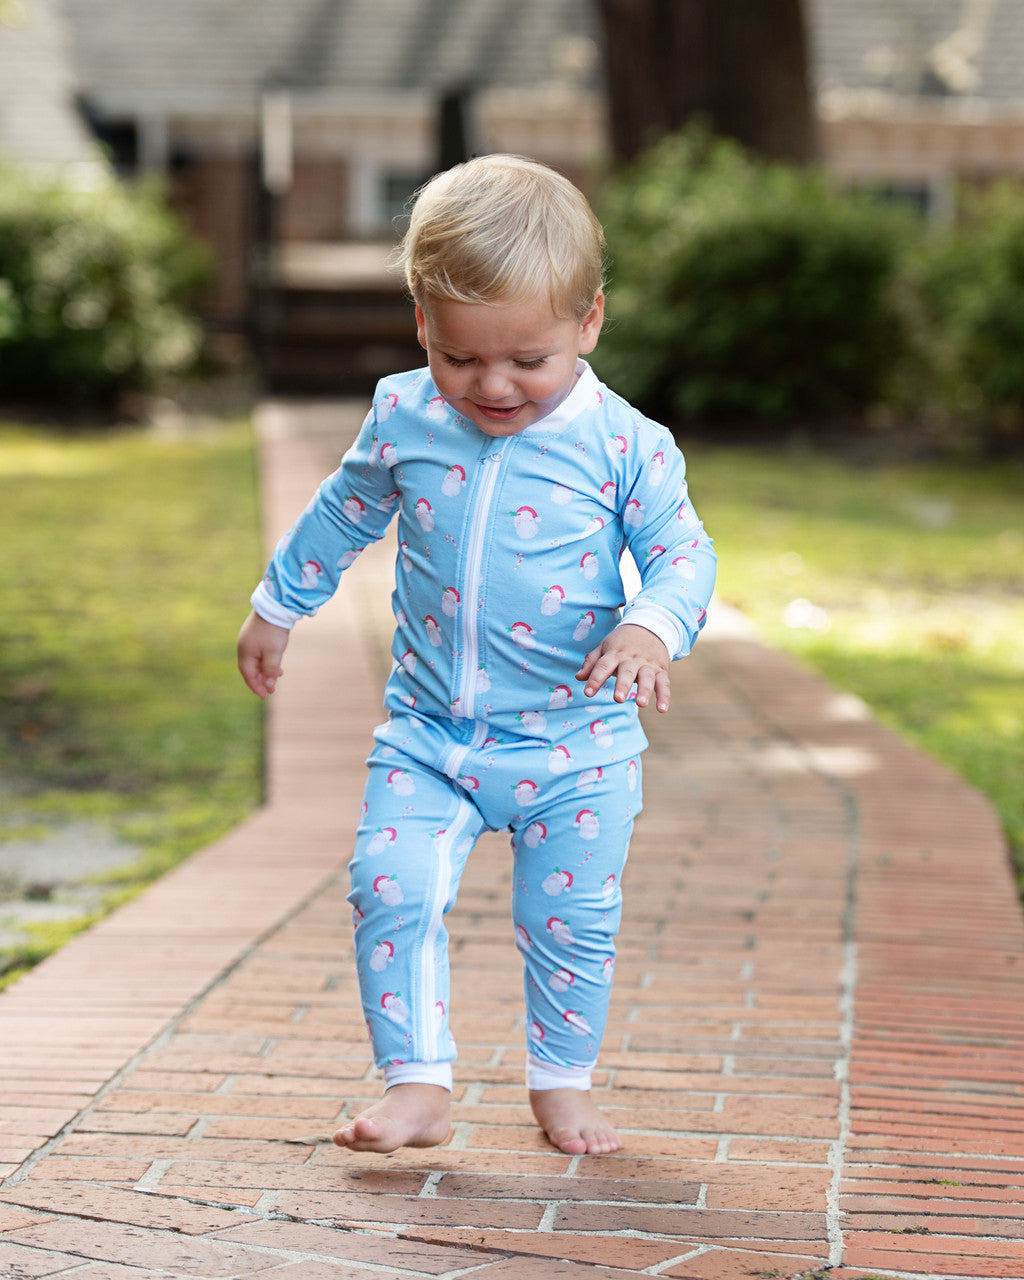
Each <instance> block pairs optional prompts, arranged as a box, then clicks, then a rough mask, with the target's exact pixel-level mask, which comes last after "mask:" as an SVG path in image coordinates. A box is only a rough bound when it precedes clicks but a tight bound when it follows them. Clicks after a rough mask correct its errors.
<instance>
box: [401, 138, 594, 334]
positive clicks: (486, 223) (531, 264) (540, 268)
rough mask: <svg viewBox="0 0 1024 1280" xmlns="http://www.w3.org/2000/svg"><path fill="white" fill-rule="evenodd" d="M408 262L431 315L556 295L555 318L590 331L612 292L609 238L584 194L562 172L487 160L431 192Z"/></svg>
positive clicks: (430, 187) (460, 168) (408, 242)
mask: <svg viewBox="0 0 1024 1280" xmlns="http://www.w3.org/2000/svg"><path fill="white" fill-rule="evenodd" d="M399 262H400V264H401V266H402V267H403V269H404V271H405V278H406V282H407V284H408V286H409V290H410V292H411V293H412V296H413V298H414V299H415V300H416V302H418V303H419V304H420V305H421V306H422V305H423V304H424V302H427V301H429V300H430V299H431V298H444V299H449V300H452V301H455V302H483V303H498V302H517V301H520V300H521V299H524V298H527V297H535V296H536V295H538V294H541V293H545V292H547V293H548V294H549V295H550V298H551V309H552V310H553V311H554V313H555V315H557V316H559V317H560V318H562V319H572V320H576V321H579V322H580V323H582V321H583V320H584V318H585V317H586V316H587V314H588V313H589V311H590V310H591V308H592V307H593V305H594V299H595V298H596V297H597V295H598V294H599V293H600V292H601V291H602V289H603V286H604V233H603V232H602V230H601V224H600V223H599V222H598V220H597V218H596V217H595V216H594V213H593V211H592V210H591V208H590V205H589V204H588V203H587V200H586V197H585V196H584V195H583V193H582V192H581V191H580V190H579V189H578V188H577V187H575V186H574V185H573V184H572V183H571V182H570V181H569V179H568V178H566V177H564V176H563V175H562V174H560V173H558V172H557V171H556V170H554V169H551V168H549V167H548V166H547V165H543V164H539V163H538V162H537V161H535V160H527V159H524V158H523V157H521V156H506V155H489V156H480V157H478V158H477V159H474V160H469V161H467V162H466V163H465V164H460V165H456V166H455V168H453V169H448V170H446V171H445V172H444V173H440V174H438V175H437V176H436V177H435V178H432V179H431V180H430V181H429V182H428V183H427V184H426V186H424V187H422V188H421V190H420V191H419V193H418V195H417V197H416V202H415V204H414V206H413V210H412V217H411V220H410V223H409V229H408V231H407V232H406V234H405V238H404V240H403V241H402V247H401V250H400V254H399Z"/></svg>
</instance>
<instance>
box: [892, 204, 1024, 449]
mask: <svg viewBox="0 0 1024 1280" xmlns="http://www.w3.org/2000/svg"><path fill="white" fill-rule="evenodd" d="M916 274H917V282H916V283H917V292H918V294H919V297H920V300H921V311H922V316H923V318H924V325H925V331H926V333H927V335H928V341H929V348H930V354H931V364H932V367H933V369H934V370H935V373H936V381H937V385H938V387H939V389H940V393H941V399H942V404H943V408H944V409H945V411H946V413H947V414H949V415H950V416H951V417H952V419H953V420H954V421H955V422H957V423H958V424H959V426H960V429H961V431H962V432H965V433H969V434H970V435H971V436H973V437H974V439H975V440H976V441H979V442H982V443H993V442H996V441H1002V442H1011V441H1015V442H1017V443H1020V442H1021V441H1022V440H1024V188H1022V187H1021V185H1020V184H1019V183H1009V182H1007V183H1002V184H999V185H997V186H995V187H993V188H991V189H990V190H989V191H987V192H984V193H975V194H974V195H968V196H966V197H965V199H964V201H963V216H962V219H961V221H960V223H959V224H958V225H957V227H955V228H954V229H953V230H952V231H951V232H950V233H949V234H948V235H945V236H943V237H942V238H941V239H939V240H937V241H934V242H932V243H931V244H929V245H926V246H924V247H923V249H922V252H921V253H920V255H919V257H918V260H917V264H916Z"/></svg>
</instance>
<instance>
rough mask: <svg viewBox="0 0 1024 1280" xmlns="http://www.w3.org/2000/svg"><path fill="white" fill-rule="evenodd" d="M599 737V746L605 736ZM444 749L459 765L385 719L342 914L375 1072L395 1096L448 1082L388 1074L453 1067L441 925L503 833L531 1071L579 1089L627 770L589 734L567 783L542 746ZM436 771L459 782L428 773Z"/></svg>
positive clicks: (478, 738) (460, 738) (605, 981)
mask: <svg viewBox="0 0 1024 1280" xmlns="http://www.w3.org/2000/svg"><path fill="white" fill-rule="evenodd" d="M624 719H625V717H624ZM602 726H603V728H602V732H601V733H600V735H598V736H599V737H600V739H601V740H602V741H605V742H607V741H608V739H609V738H611V737H612V736H613V733H614V731H613V729H611V728H610V727H609V726H608V723H607V721H605V720H602ZM455 736H456V742H457V746H458V748H459V750H458V751H457V753H456V752H453V750H452V748H453V743H452V741H451V735H450V733H449V732H447V731H445V732H440V733H439V730H438V727H437V726H436V725H433V724H431V723H430V722H429V721H425V720H422V719H420V718H418V717H415V716H400V717H395V718H393V719H392V720H391V721H390V722H389V723H388V724H386V725H384V726H382V727H381V728H380V729H379V730H378V731H377V734H376V737H377V744H376V747H375V749H374V751H373V754H372V755H371V757H370V761H369V766H370V774H369V778H368V780H367V784H366V792H365V798H364V804H363V811H362V819H361V822H360V826H359V832H358V835H357V839H356V851H355V856H354V858H353V860H352V863H351V866H350V871H351V875H352V886H353V887H352V893H351V894H350V896H349V901H350V902H351V903H352V905H353V912H354V919H355V938H356V963H357V966H358V971H359V981H360V989H361V991H362V997H363V1009H364V1013H365V1015H366V1020H367V1027H368V1029H369V1032H370V1038H371V1040H372V1043H373V1048H374V1058H375V1060H376V1062H377V1065H378V1066H379V1067H382V1068H384V1069H385V1074H386V1076H387V1077H388V1078H389V1079H390V1080H392V1081H393V1080H396V1079H410V1078H415V1079H417V1080H427V1081H429V1082H436V1083H447V1080H448V1079H449V1078H450V1076H449V1072H450V1068H448V1067H447V1065H444V1066H443V1067H441V1068H440V1069H438V1070H434V1071H429V1070H428V1071H427V1072H425V1073H424V1072H416V1073H415V1075H414V1076H410V1075H408V1074H407V1073H403V1072H402V1071H401V1070H398V1071H395V1070H393V1068H396V1067H403V1066H405V1065H406V1064H410V1063H416V1064H435V1063H436V1064H447V1063H449V1062H450V1061H451V1060H452V1059H454V1057H455V1045H454V1041H453V1040H452V1037H451V1035H450V1032H449V1022H448V955H447V941H448V936H447V931H446V929H445V924H444V917H445V915H446V914H447V912H448V911H449V910H450V908H451V907H452V906H453V905H454V903H455V899H456V895H457V893H458V886H459V879H460V877H461V874H462V870H463V868H464V866H465V863H466V858H467V857H468V855H469V853H470V851H471V849H472V848H473V845H474V843H475V842H476V840H477V838H478V837H479V836H480V834H481V833H482V832H483V831H485V830H494V831H498V830H505V829H509V830H511V833H512V841H511V843H512V852H513V857H514V864H513V891H512V926H513V927H514V930H515V942H516V945H517V946H518V948H519V950H520V952H521V953H522V957H523V964H524V982H525V991H526V1013H527V1035H528V1040H529V1046H530V1056H531V1058H532V1059H534V1062H535V1066H534V1070H535V1071H536V1069H537V1067H538V1066H539V1064H553V1065H554V1066H555V1068H556V1070H557V1068H568V1069H570V1071H571V1073H572V1078H573V1079H574V1080H579V1081H581V1082H583V1083H585V1082H586V1081H585V1080H584V1078H585V1077H586V1078H587V1079H588V1078H589V1068H590V1067H591V1066H592V1065H593V1063H594V1061H595V1059H596V1057H597V1050H598V1046H599V1045H600V1042H601V1036H602V1033H603V1031H604V1024H605V1019H606V1016H607V1007H608V997H609V994H610V989H611V988H610V984H611V979H612V972H613V969H614V964H615V945H614V936H615V934H616V933H617V931H618V927H619V920H620V916H621V910H622V893H621V888H620V885H621V880H622V872H623V868H624V866H625V862H626V855H627V852H628V847H629V837H630V834H631V832H632V828H633V819H634V818H635V816H636V814H637V813H638V812H639V810H640V807H641V791H640V766H639V760H638V759H637V758H635V757H630V758H629V759H628V760H624V761H618V762H616V763H615V764H612V765H608V766H602V765H600V764H598V763H596V759H597V758H603V755H604V753H603V752H602V751H601V750H600V748H595V744H594V735H593V734H592V733H591V732H590V730H589V728H588V729H587V730H585V731H584V732H583V733H581V734H577V735H576V736H575V737H572V738H570V739H569V740H568V742H567V743H566V745H567V746H568V748H569V750H570V752H571V753H572V754H573V755H574V756H575V758H576V759H577V761H578V763H579V764H580V765H583V767H582V768H578V769H574V770H573V771H572V772H568V771H566V770H565V769H564V768H563V766H562V764H561V760H562V758H563V757H561V756H560V755H558V756H552V754H551V752H550V750H549V748H548V747H547V746H546V745H545V744H544V743H543V742H538V741H536V740H533V739H529V738H518V739H514V738H509V737H507V736H503V738H502V740H501V741H498V740H497V739H495V738H494V737H493V736H492V735H491V734H490V732H489V730H488V727H487V726H486V725H485V724H484V723H482V722H477V723H472V724H464V725H462V726H460V730H459V733H458V734H457V735H455ZM462 748H468V750H465V751H463V750H462ZM446 756H447V757H448V759H449V761H450V766H449V767H452V766H454V767H455V768H456V769H457V772H458V776H457V777H452V776H451V773H446V772H444V771H443V770H442V769H441V768H439V767H438V764H439V762H441V761H443V760H444V759H445V758H446ZM588 761H589V763H587V762H588Z"/></svg>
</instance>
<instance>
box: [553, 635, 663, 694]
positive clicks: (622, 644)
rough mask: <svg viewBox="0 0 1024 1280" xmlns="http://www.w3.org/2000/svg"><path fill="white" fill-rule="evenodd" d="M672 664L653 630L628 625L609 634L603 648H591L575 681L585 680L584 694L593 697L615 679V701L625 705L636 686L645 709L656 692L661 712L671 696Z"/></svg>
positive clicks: (602, 644)
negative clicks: (608, 681)
mask: <svg viewBox="0 0 1024 1280" xmlns="http://www.w3.org/2000/svg"><path fill="white" fill-rule="evenodd" d="M670 662H671V658H670V656H669V652H668V650H667V649H666V648H665V645H664V642H663V641H661V640H659V639H658V637H657V636H656V635H655V634H654V632H653V631H648V630H647V628H646V627H639V626H636V625H635V624H632V623H628V622H627V623H623V624H622V625H621V626H618V627H616V628H615V629H614V630H613V631H609V633H608V634H607V635H606V636H605V638H604V639H603V640H602V641H601V643H600V645H599V646H598V647H597V648H596V649H591V651H590V652H589V653H588V654H587V656H586V657H585V658H584V659H583V664H582V665H581V667H580V669H579V671H577V672H576V679H577V680H586V682H587V686H586V688H585V689H584V690H583V692H584V693H585V694H586V695H587V697H588V698H592V697H593V696H594V694H595V693H597V691H598V689H600V688H601V686H602V685H603V684H604V682H605V681H606V680H609V679H611V677H612V676H614V677H615V701H616V702H625V701H626V699H627V698H628V697H629V691H630V689H632V688H633V685H634V684H635V685H636V705H637V706H638V707H646V706H647V704H648V703H649V702H650V700H651V694H652V693H653V694H654V696H655V705H656V706H657V708H658V710H659V711H667V710H668V705H669V702H670V701H671V697H672V691H671V688H670V684H669V674H668V669H669V663H670Z"/></svg>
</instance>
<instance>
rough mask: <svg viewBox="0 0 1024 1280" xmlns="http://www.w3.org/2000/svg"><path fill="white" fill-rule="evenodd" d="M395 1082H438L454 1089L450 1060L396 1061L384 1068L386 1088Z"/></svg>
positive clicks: (446, 1087) (448, 1088) (443, 1087)
mask: <svg viewBox="0 0 1024 1280" xmlns="http://www.w3.org/2000/svg"><path fill="white" fill-rule="evenodd" d="M393 1084H437V1085H440V1086H441V1088H442V1089H447V1090H448V1092H449V1093H451V1091H452V1064H451V1063H450V1062H395V1063H392V1065H391V1066H388V1067H385V1068H384V1088H385V1089H390V1088H391V1086H392V1085H393Z"/></svg>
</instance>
